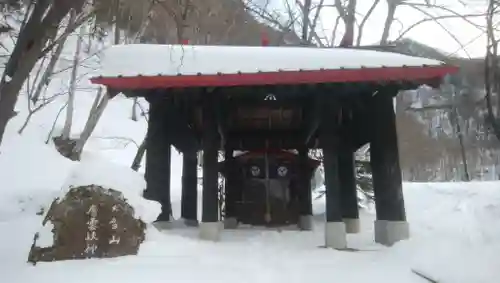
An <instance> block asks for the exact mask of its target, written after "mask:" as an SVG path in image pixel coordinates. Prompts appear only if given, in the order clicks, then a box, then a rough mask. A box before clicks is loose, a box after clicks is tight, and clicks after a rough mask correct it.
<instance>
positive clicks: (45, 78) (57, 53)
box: [31, 13, 76, 104]
mask: <svg viewBox="0 0 500 283" xmlns="http://www.w3.org/2000/svg"><path fill="white" fill-rule="evenodd" d="M75 18H76V14H75V13H71V15H70V19H69V21H68V26H67V27H66V30H65V32H69V27H70V26H71V25H72V24H74V22H75ZM66 39H67V37H65V38H63V39H62V40H61V42H59V44H58V45H57V47H56V49H55V50H54V52H53V53H52V56H51V58H50V61H49V64H48V65H47V68H46V69H45V72H44V73H43V75H42V78H41V79H40V82H39V83H38V85H37V87H36V89H35V92H34V93H33V96H31V101H33V103H35V104H36V103H37V102H38V99H39V98H40V94H41V93H42V90H43V88H44V86H45V87H47V86H48V85H49V84H50V80H51V78H50V76H52V73H53V72H54V68H55V67H56V64H57V61H58V60H59V57H61V53H62V50H63V48H64V44H65V43H66Z"/></svg>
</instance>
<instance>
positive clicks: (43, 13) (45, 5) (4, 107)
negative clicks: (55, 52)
mask: <svg viewBox="0 0 500 283" xmlns="http://www.w3.org/2000/svg"><path fill="white" fill-rule="evenodd" d="M84 3H85V1H84V0H74V1H68V0H66V1H56V2H53V1H48V0H39V1H36V2H34V1H30V5H29V7H30V9H29V13H27V14H26V21H25V22H26V24H25V25H24V26H22V28H21V31H20V32H19V36H18V38H17V41H16V44H15V47H14V50H13V51H12V54H11V56H10V57H9V60H8V62H7V65H6V67H5V70H4V73H3V75H2V78H1V80H0V94H1V95H0V144H1V142H2V140H3V135H4V132H5V127H6V126H7V123H8V121H9V120H10V118H11V117H12V113H13V111H14V107H15V104H16V102H17V97H18V95H19V91H20V90H21V88H22V86H23V84H24V82H25V81H26V78H27V77H28V76H29V74H30V72H31V70H32V69H33V67H34V66H35V64H36V63H37V61H38V60H39V59H40V58H42V57H43V56H44V55H45V54H47V53H48V52H50V51H51V50H52V48H54V46H56V45H57V44H58V43H59V42H60V41H61V40H62V39H63V38H66V37H67V36H68V34H69V33H67V32H70V31H73V30H74V29H75V28H76V27H78V25H80V24H81V23H82V22H84V21H85V20H86V19H88V15H86V14H85V13H82V11H83V6H84ZM72 11H75V12H76V13H77V14H78V15H79V17H78V19H77V21H75V24H74V25H72V27H71V28H69V29H68V30H67V31H66V32H65V33H63V34H62V35H60V36H59V37H57V31H58V27H59V25H60V24H61V22H62V21H63V20H64V18H66V17H67V16H68V14H69V13H70V12H72Z"/></svg>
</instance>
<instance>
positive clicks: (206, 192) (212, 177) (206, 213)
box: [200, 93, 220, 240]
mask: <svg viewBox="0 0 500 283" xmlns="http://www.w3.org/2000/svg"><path fill="white" fill-rule="evenodd" d="M214 106H215V105H214V101H213V99H212V97H211V96H210V94H209V93H205V96H204V98H203V106H202V110H203V111H202V116H203V130H202V131H203V133H202V135H203V136H202V148H203V194H202V198H203V201H202V216H201V221H202V223H201V224H200V237H201V238H202V239H206V240H218V237H219V232H220V231H219V228H220V227H219V200H218V191H219V190H218V187H219V182H218V177H219V176H218V174H219V172H218V163H217V155H218V150H219V143H218V132H217V123H216V113H215V107H214Z"/></svg>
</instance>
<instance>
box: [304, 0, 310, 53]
mask: <svg viewBox="0 0 500 283" xmlns="http://www.w3.org/2000/svg"><path fill="white" fill-rule="evenodd" d="M311 4H312V0H305V1H304V7H303V11H302V16H303V20H302V44H304V45H305V44H306V43H307V39H308V38H309V35H308V31H309V24H310V23H309V21H310V20H309V13H310V12H311Z"/></svg>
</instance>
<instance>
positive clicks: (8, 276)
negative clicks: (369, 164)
mask: <svg viewBox="0 0 500 283" xmlns="http://www.w3.org/2000/svg"><path fill="white" fill-rule="evenodd" d="M71 44H72V43H71ZM71 44H70V46H69V47H68V48H67V49H68V50H67V56H71V51H72V50H74V46H71ZM73 45H74V44H73ZM66 64H67V62H66ZM89 64H90V63H89ZM60 67H61V66H60ZM89 68H90V67H89ZM82 70H83V71H85V67H82ZM83 71H82V72H83ZM67 73H68V72H66V75H63V76H59V77H57V78H55V79H54V81H53V83H51V85H50V88H49V90H48V92H50V93H57V92H61V91H65V90H66V89H67V85H68V76H67ZM87 77H88V76H87ZM89 87H90V86H89V85H88V81H87V80H86V77H83V78H82V81H81V83H80V85H79V91H78V93H77V95H76V102H75V105H76V112H75V115H74V131H73V134H75V135H76V134H78V133H79V131H81V130H82V128H83V126H84V123H85V121H86V119H87V115H88V110H89V108H90V107H91V105H92V102H93V98H94V95H95V90H91V89H89ZM65 99H66V97H65V96H61V97H59V98H58V99H57V100H56V101H54V102H53V103H51V104H50V105H48V106H47V107H45V108H44V109H42V110H41V111H39V112H37V113H36V114H35V116H34V117H33V119H32V121H31V122H30V124H29V125H28V127H27V128H26V130H25V132H24V133H23V135H21V136H20V135H18V134H17V130H18V129H19V128H20V127H21V125H22V123H23V122H24V119H25V117H26V115H27V98H26V96H24V95H21V96H20V98H19V101H18V105H17V108H16V110H18V111H20V113H19V115H17V116H16V117H15V118H14V119H13V120H12V121H11V122H10V124H9V127H8V129H7V132H6V136H5V139H4V142H3V143H2V145H1V147H0V151H1V154H0V274H1V282H9V283H24V282H51V283H58V282H65V283H66V282H74V283H78V282H82V283H89V282H92V283H109V282H120V283H129V282H130V283H137V282H145V283H146V282H147V283H155V282H218V283H223V282H230V283H235V282H272V283H280V282H319V283H322V282H362V283H367V282H370V283H378V282H384V283H387V282H402V283H403V282H404V283H407V282H416V283H418V282H427V281H425V280H424V279H422V278H421V277H418V276H417V275H416V274H415V273H413V272H412V270H415V271H417V272H420V273H423V274H425V275H427V276H429V277H432V278H434V279H436V280H438V282H441V283H446V282H448V283H461V282H463V283H482V282H495V283H496V282H498V281H499V279H498V278H500V269H498V267H497V265H498V262H499V260H500V238H499V235H500V222H499V221H498V219H500V182H481V183H479V182H474V183H468V184H464V183H453V184H449V183H443V184H405V188H404V193H405V200H406V207H407V213H408V220H409V222H410V225H411V233H412V238H411V239H410V240H408V241H404V242H400V243H398V244H397V245H395V246H394V247H391V248H387V247H383V246H380V245H377V244H374V242H373V228H372V226H373V220H374V214H373V212H372V211H363V212H362V233H360V234H357V235H349V237H348V245H349V247H350V248H353V249H358V250H359V251H349V252H341V251H335V250H330V249H325V248H322V247H321V246H322V245H323V244H324V234H323V224H322V221H321V220H322V219H321V218H322V217H321V214H322V212H323V210H324V204H323V203H322V201H321V200H317V201H315V206H314V208H315V209H314V210H315V213H316V214H317V217H316V223H315V227H314V231H312V232H299V231H281V232H279V231H275V230H258V229H253V230H252V229H241V230H237V231H224V232H223V235H222V240H221V241H220V242H218V243H212V242H203V241H200V240H199V239H198V238H197V233H196V230H195V229H180V228H179V229H174V230H170V231H168V232H165V231H163V232H160V231H158V230H156V229H155V228H154V227H152V226H150V227H149V228H148V233H147V239H146V242H145V243H144V244H143V245H142V246H141V249H140V252H139V255H138V256H129V257H123V258H115V259H102V260H85V261H66V262H54V263H39V264H38V265H36V266H32V265H30V264H28V263H27V257H28V251H29V249H30V246H31V243H32V240H33V236H34V233H35V232H36V231H38V229H39V228H40V224H41V221H42V219H41V218H42V216H39V215H37V213H38V212H40V210H41V209H42V208H43V207H47V206H48V205H49V204H50V202H51V201H52V199H53V198H54V197H55V196H59V195H60V194H61V190H62V189H63V185H64V184H65V183H66V182H67V181H68V180H71V176H72V174H73V172H74V169H77V168H76V166H77V165H78V164H77V163H75V162H72V161H69V160H67V159H65V158H63V157H61V156H60V155H59V154H58V153H57V151H56V150H55V149H54V147H53V145H52V144H51V143H50V142H49V144H45V141H46V140H47V136H48V134H49V132H50V131H51V128H52V126H53V124H54V120H55V118H56V116H57V115H58V112H59V110H60V108H61V107H62V106H63V105H64V104H65V102H66V101H65ZM131 107H132V101H131V100H128V99H125V98H123V97H120V96H119V97H116V98H114V99H113V100H112V101H111V102H110V103H109V105H108V108H107V109H106V111H105V112H104V115H103V117H102V119H101V121H100V122H99V124H98V127H97V129H96V131H95V132H94V134H93V136H92V138H91V139H90V141H89V143H88V144H87V146H86V147H85V151H84V154H83V157H82V159H83V162H84V164H85V166H86V167H84V169H85V168H87V169H85V170H95V171H93V173H95V172H98V175H99V174H100V175H99V176H97V177H99V178H101V177H102V178H103V179H105V180H107V181H113V179H115V180H117V181H119V183H120V184H124V185H127V184H128V185H130V184H137V185H135V186H141V184H143V182H142V181H141V180H140V178H141V177H142V176H141V175H140V174H141V173H136V172H133V171H131V170H129V169H128V168H127V167H129V166H130V165H131V163H132V159H133V157H134V155H135V152H136V149H137V147H136V146H135V145H134V144H135V143H136V144H139V143H140V142H141V141H142V139H143V138H144V135H145V132H146V123H145V121H144V119H142V118H141V119H140V121H138V122H134V121H132V120H131V119H130V115H131ZM63 117H64V112H63V113H62V115H61V116H60V117H59V120H58V121H57V123H56V124H55V129H54V133H53V136H57V134H58V133H59V132H60V130H61V128H62V125H63V120H64V119H63ZM132 141H133V142H132ZM173 152H174V154H173V156H172V176H173V178H172V189H173V192H172V198H173V201H174V204H173V208H174V216H175V217H178V216H179V212H180V206H179V201H180V178H181V171H182V159H181V156H180V155H179V154H177V153H176V152H175V151H173ZM92 164H95V166H92ZM90 168H91V169H90ZM97 169H99V170H100V171H97ZM68 178H69V179H68ZM135 189H137V191H140V190H141V189H142V188H135ZM155 209H157V206H155Z"/></svg>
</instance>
